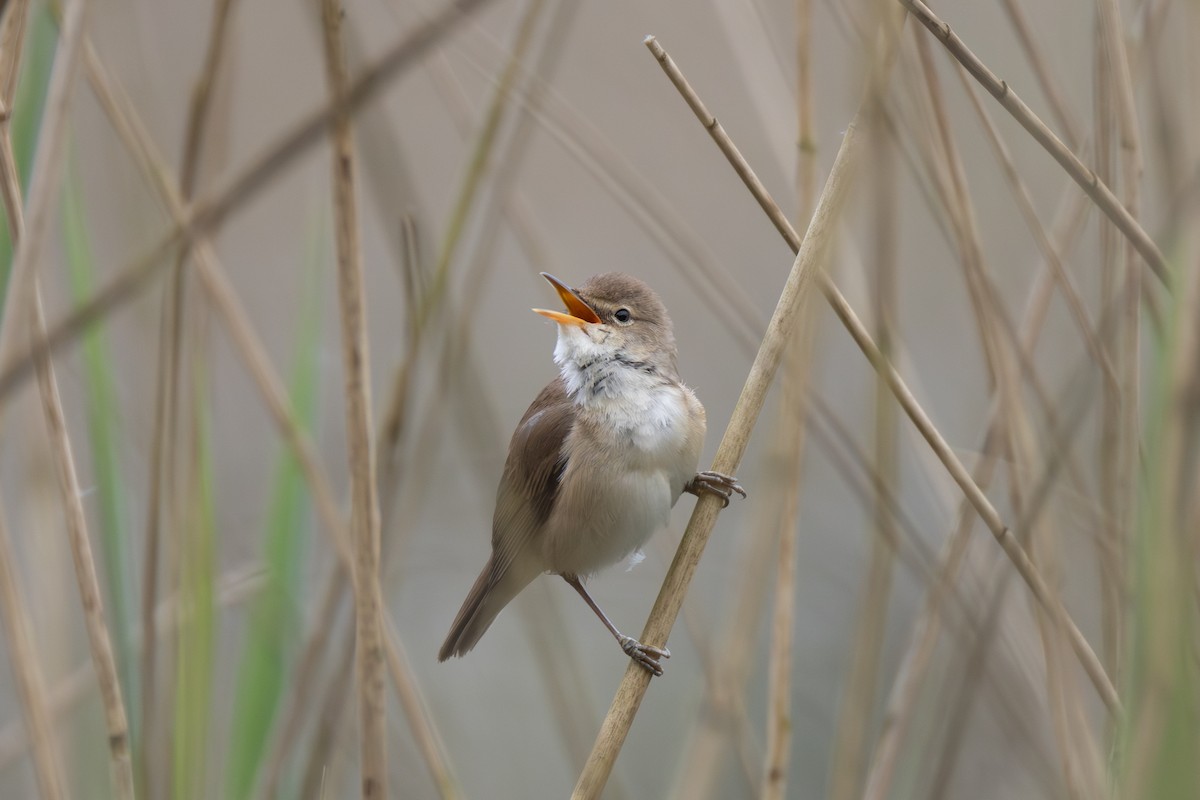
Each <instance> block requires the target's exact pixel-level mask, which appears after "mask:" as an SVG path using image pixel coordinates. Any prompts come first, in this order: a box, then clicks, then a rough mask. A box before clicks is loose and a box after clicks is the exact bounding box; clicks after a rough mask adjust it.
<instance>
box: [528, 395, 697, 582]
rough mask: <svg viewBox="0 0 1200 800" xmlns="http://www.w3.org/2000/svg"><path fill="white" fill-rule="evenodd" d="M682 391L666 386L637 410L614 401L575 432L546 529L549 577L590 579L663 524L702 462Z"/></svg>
mask: <svg viewBox="0 0 1200 800" xmlns="http://www.w3.org/2000/svg"><path fill="white" fill-rule="evenodd" d="M682 391H686V390H681V388H680V387H676V386H672V387H664V388H663V389H662V391H661V392H656V393H654V395H653V396H649V397H646V398H645V402H643V403H641V404H639V406H638V407H637V408H632V407H629V405H628V404H626V403H616V402H614V403H610V404H604V405H603V406H599V407H590V408H589V409H588V411H587V414H588V420H589V421H590V422H591V423H592V424H588V425H583V426H580V427H579V428H577V433H579V436H577V437H576V436H573V437H572V441H571V442H570V443H569V445H568V452H569V458H568V462H567V469H566V471H565V472H564V473H563V477H562V483H561V485H560V488H559V497H558V501H557V502H556V504H555V508H554V511H553V512H552V513H551V515H550V519H549V520H547V524H546V536H545V538H544V539H543V543H544V553H543V555H544V557H545V559H546V563H547V565H548V567H549V569H550V570H551V571H553V572H558V573H565V574H575V575H589V574H591V573H594V572H596V571H597V570H599V569H602V568H604V567H606V566H609V565H611V564H615V563H616V562H618V561H620V560H621V559H623V558H625V557H626V556H628V555H629V554H630V553H632V552H633V551H635V550H637V549H639V548H640V547H641V546H642V545H643V544H645V542H646V540H647V539H649V538H650V536H651V535H652V534H653V533H654V532H655V531H656V530H658V529H659V528H661V527H663V526H665V525H666V523H667V520H668V518H669V516H670V513H671V507H672V506H673V505H674V504H675V501H676V500H677V499H679V495H680V494H681V493H682V491H683V486H684V484H685V483H687V481H688V480H690V479H691V478H692V476H693V475H694V474H695V472H696V462H697V460H698V458H699V452H698V450H699V444H698V438H699V437H696V436H694V435H691V426H690V417H689V404H688V403H686V402H684V401H683V397H682V395H681V392H682ZM693 440H697V441H693Z"/></svg>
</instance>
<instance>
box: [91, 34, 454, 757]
mask: <svg viewBox="0 0 1200 800" xmlns="http://www.w3.org/2000/svg"><path fill="white" fill-rule="evenodd" d="M84 65H85V68H86V69H87V76H88V79H89V81H90V82H91V84H92V88H93V91H94V92H95V94H96V97H97V99H98V100H99V101H100V105H101V107H102V108H103V109H104V111H105V113H106V114H107V115H108V117H109V119H110V121H111V122H112V124H113V126H114V128H115V129H116V131H117V134H118V136H119V137H120V139H121V140H122V141H123V142H124V143H125V145H126V146H127V148H128V149H129V151H130V153H131V154H132V155H133V157H134V160H135V161H136V162H137V163H138V165H139V167H140V168H141V169H142V171H143V172H144V173H145V174H146V175H147V177H148V178H149V179H150V182H151V184H152V185H153V186H154V187H155V189H156V191H157V192H158V194H159V199H160V201H161V202H162V203H163V204H164V205H165V206H166V207H167V210H168V212H169V213H170V214H171V215H172V217H173V218H174V219H175V220H176V221H177V222H180V223H181V224H182V222H183V221H185V220H186V218H187V217H186V209H185V206H184V202H183V199H182V197H181V196H180V194H179V189H178V187H177V186H176V185H175V184H174V182H173V179H172V177H171V174H170V170H169V168H168V167H167V166H166V163H165V161H164V159H163V158H162V156H161V155H160V154H159V153H158V152H157V150H156V148H155V147H154V144H153V141H152V139H151V137H150V136H149V134H148V133H147V132H146V130H145V127H144V126H143V125H142V123H141V121H140V119H139V118H138V117H137V114H136V112H135V111H134V110H133V109H132V107H131V105H130V104H129V102H128V99H127V98H126V97H125V96H124V94H123V93H122V92H121V91H120V89H119V87H118V86H116V85H115V84H114V83H113V81H112V79H111V77H110V76H109V75H108V73H107V71H106V70H105V68H104V66H103V64H101V63H100V61H99V59H98V57H97V56H96V53H95V50H94V49H93V48H92V46H91V44H90V42H85V47H84ZM193 251H194V252H193V256H194V258H195V260H196V266H197V268H198V273H197V274H198V277H199V279H200V285H201V288H203V289H204V291H205V293H206V294H207V296H208V299H209V302H210V303H212V305H213V306H214V308H215V310H216V311H217V312H218V314H219V315H220V317H221V319H222V322H223V324H224V325H225V327H226V328H227V330H228V333H229V335H230V336H231V337H232V339H233V341H234V344H235V345H236V347H235V351H236V352H237V354H238V355H239V356H240V357H241V358H242V360H243V361H244V362H245V367H246V370H247V372H248V373H249V374H250V376H251V378H252V379H253V380H254V382H255V385H256V387H257V389H258V391H259V394H260V395H261V396H262V398H263V403H264V405H265V406H266V408H267V410H268V412H269V413H270V415H271V418H272V420H273V422H274V423H275V425H276V428H277V430H278V432H279V435H280V436H281V438H282V439H283V440H284V442H285V443H286V444H287V446H288V448H289V449H290V451H291V452H292V454H293V456H294V457H295V458H296V460H297V461H298V462H299V464H300V467H301V471H302V473H303V475H304V479H305V481H306V483H307V485H308V487H309V489H310V491H311V492H312V495H313V498H314V504H315V506H316V511H317V514H318V516H319V517H320V519H321V522H322V527H323V529H324V530H325V531H326V532H327V533H328V535H329V537H330V540H331V542H332V543H333V546H334V550H335V551H336V552H337V554H338V564H339V569H341V568H343V567H344V568H346V569H348V568H349V566H348V565H349V564H350V560H351V558H352V553H351V550H350V542H349V533H348V532H347V530H346V528H345V523H344V521H343V519H342V516H341V512H340V511H339V510H338V501H337V499H336V497H335V494H334V492H333V489H332V488H331V486H330V483H329V479H328V477H327V476H326V475H325V473H324V471H323V470H322V468H321V466H320V462H319V459H318V457H317V451H316V447H315V445H314V444H313V442H312V439H311V437H310V436H309V435H308V434H307V433H306V432H305V431H304V430H303V429H302V428H301V427H300V425H299V424H298V422H297V418H296V415H295V413H294V412H293V411H292V409H291V406H290V403H289V401H288V398H287V392H286V390H285V389H284V383H283V381H282V379H281V378H280V377H279V375H278V373H277V372H276V370H275V369H274V367H273V366H272V364H271V361H270V358H269V357H268V355H267V350H266V347H265V346H264V345H263V343H262V339H261V338H260V337H259V336H258V334H257V333H256V332H255V330H254V326H253V324H252V323H251V322H250V318H249V314H248V313H247V312H246V310H245V308H244V307H243V306H242V305H241V302H240V301H239V299H238V297H237V293H236V292H235V291H234V289H233V286H232V284H231V283H230V281H229V278H228V276H227V275H226V273H225V271H224V269H223V268H222V267H221V265H220V262H219V261H218V260H217V256H216V253H215V251H214V250H213V248H212V246H211V243H210V241H209V240H207V239H203V238H202V239H200V240H198V241H197V242H196V243H195V245H194V248H193ZM340 592H341V589H340V588H339V589H338V594H339V596H340ZM329 628H330V626H329V625H321V624H318V625H316V626H315V628H314V631H315V632H316V633H317V634H319V635H318V636H315V638H314V639H312V640H310V642H309V643H308V644H307V645H306V647H305V653H307V654H311V653H319V652H320V650H321V646H322V644H323V642H324V633H326V632H328V630H329ZM390 642H391V639H390V638H389V639H388V640H387V641H386V642H385V645H386V646H388V647H389V648H390V646H391V645H390ZM389 657H390V654H389ZM305 663H306V660H305V659H302V661H301V665H302V666H301V672H300V674H304V671H303V665H304V664H305ZM412 680H413V679H412V676H411V675H410V676H409V678H408V681H409V682H410V683H411V682H412ZM302 683H303V682H302V681H300V680H299V679H298V680H297V682H296V685H297V686H300V685H301V684H302ZM297 691H298V690H297ZM294 695H295V693H294ZM299 696H303V693H300V695H299ZM409 722H410V724H411V725H413V728H414V730H413V734H414V736H415V737H416V738H418V739H419V740H420V739H421V730H422V729H423V728H428V727H429V726H431V725H432V718H427V719H424V720H420V721H416V720H412V719H410V720H409ZM427 747H428V744H427V743H423V745H422V749H423V750H425V749H427ZM285 749H286V748H285ZM442 760H443V761H444V760H445V757H444V756H443V757H442ZM273 763H274V762H273ZM429 766H430V770H431V772H433V773H434V775H435V780H436V779H437V769H436V768H435V765H433V764H430V765H429Z"/></svg>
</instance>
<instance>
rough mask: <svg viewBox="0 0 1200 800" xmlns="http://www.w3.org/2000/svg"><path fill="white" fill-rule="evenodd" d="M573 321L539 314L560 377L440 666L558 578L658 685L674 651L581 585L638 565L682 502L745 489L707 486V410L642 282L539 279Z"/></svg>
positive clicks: (517, 436)
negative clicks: (685, 497) (549, 329)
mask: <svg viewBox="0 0 1200 800" xmlns="http://www.w3.org/2000/svg"><path fill="white" fill-rule="evenodd" d="M541 275H542V277H543V278H545V279H546V280H547V281H548V282H549V283H550V285H551V286H553V287H554V289H555V290H556V291H557V293H558V296H559V298H561V300H562V302H563V304H564V305H565V306H566V313H563V312H560V311H550V310H546V309H541V308H535V309H533V311H534V312H536V313H538V314H541V315H542V316H544V317H547V318H549V319H551V320H553V321H554V322H555V323H557V325H558V341H557V344H556V345H555V348H554V361H555V363H556V364H557V365H558V369H559V375H558V377H556V378H555V379H554V380H552V381H550V383H549V384H547V385H546V387H545V388H544V389H542V391H541V392H540V393H539V394H538V396H537V397H536V398H535V399H534V401H533V403H532V404H531V405H530V406H529V409H528V410H527V411H526V412H525V415H524V416H523V417H521V421H520V422H519V423H518V424H517V428H516V430H515V431H514V432H513V436H512V441H511V442H510V443H509V447H508V457H507V458H506V460H505V462H504V470H503V472H502V474H501V477H500V485H499V487H498V488H497V490H496V508H495V511H494V514H493V517H492V554H491V557H490V558H489V559H488V561H487V564H486V565H485V566H484V568H483V570H482V571H481V572H480V573H479V577H478V578H477V579H476V580H475V583H474V585H473V586H472V587H471V590H470V592H469V593H468V594H467V598H466V600H465V601H464V602H463V605H462V608H461V610H460V611H459V612H458V615H457V616H456V617H455V619H454V622H453V623H452V624H451V626H450V633H449V635H448V636H447V637H446V641H445V643H444V644H443V645H442V647H441V650H440V651H439V652H438V661H445V660H446V659H448V658H450V657H452V656H462V655H465V654H466V653H467V652H468V651H470V650H471V649H472V648H473V647H475V645H476V644H477V643H478V642H479V639H480V637H482V636H483V634H484V633H485V632H486V631H487V629H488V628H489V626H491V624H492V622H493V621H494V620H495V619H496V615H497V614H499V613H500V611H501V610H502V609H503V608H504V607H505V606H506V605H507V604H508V603H509V601H511V600H512V599H513V598H514V597H516V596H517V594H518V593H519V592H520V591H521V590H522V589H524V588H525V587H526V586H528V585H529V583H530V582H532V581H533V580H534V579H535V578H537V577H538V576H539V575H541V574H543V573H551V574H555V575H559V576H561V577H562V578H563V579H564V580H565V581H566V582H567V583H568V584H570V586H571V587H572V588H574V590H575V591H576V592H578V593H579V595H580V596H581V597H582V598H583V600H584V601H585V602H586V603H587V604H588V606H589V607H590V608H591V609H592V611H593V612H595V614H596V616H597V617H599V618H600V620H601V622H603V623H604V626H605V627H606V628H607V629H608V631H609V632H610V633H611V634H612V635H613V637H614V638H615V639H616V640H617V642H618V643H619V644H620V646H621V649H622V650H623V651H624V652H625V654H626V655H628V656H629V657H630V658H631V659H633V661H635V662H636V663H637V664H639V665H640V666H641V667H643V668H644V669H646V670H647V671H649V672H650V673H651V674H652V675H662V674H663V667H662V663H661V662H662V659H665V658H669V657H670V655H671V653H670V651H669V650H667V649H666V648H665V647H663V648H659V647H652V646H649V645H644V644H642V643H641V642H639V641H637V640H636V639H634V638H633V637H631V636H626V635H624V634H623V633H621V632H620V631H619V630H618V629H617V628H616V626H615V625H613V623H612V621H611V620H610V619H609V618H608V616H607V615H606V614H605V613H604V611H602V610H601V608H600V606H599V605H598V604H597V603H596V602H595V600H593V599H592V597H591V595H590V594H588V591H587V589H586V588H585V587H584V581H585V580H586V579H587V578H589V577H591V576H592V575H594V574H595V573H596V572H598V571H599V570H601V569H603V568H604V567H608V566H611V565H613V564H616V563H618V562H620V561H622V560H623V559H626V558H627V557H630V556H633V555H634V554H636V553H639V552H640V550H641V547H642V545H644V544H645V543H646V541H647V540H648V539H649V538H650V536H651V535H652V534H653V533H654V532H655V531H656V530H657V529H659V528H661V527H663V526H665V525H666V523H667V519H668V516H669V514H670V511H671V508H672V507H673V506H674V505H675V502H676V501H677V500H678V499H679V497H680V496H681V495H682V494H683V493H684V492H688V493H691V494H695V495H696V496H700V495H701V494H703V493H711V494H714V495H716V496H717V497H719V498H720V499H721V500H722V502H723V505H725V506H727V505H729V499H730V497H732V495H733V494H734V493H735V492H736V493H737V494H739V495H741V496H742V497H745V496H746V492H745V489H744V488H743V487H742V486H741V484H740V483H739V482H738V481H737V479H736V478H734V477H731V476H728V475H724V474H721V473H717V472H697V471H696V468H697V465H698V463H699V459H700V450H701V448H702V446H703V444H704V434H705V427H706V423H705V413H704V406H703V405H701V403H700V401H699V400H698V399H697V398H696V395H695V393H694V392H693V391H692V390H691V389H690V388H688V387H687V386H685V385H684V384H683V382H682V381H681V380H680V377H679V369H678V366H677V364H676V361H677V349H676V345H675V334H674V330H673V327H672V323H671V317H670V315H668V313H667V309H666V307H665V306H664V305H663V303H662V300H660V299H659V297H658V295H657V294H656V293H655V292H654V290H653V289H651V288H650V287H649V286H647V285H646V284H645V283H643V282H642V281H641V280H639V279H638V278H635V277H633V276H631V275H627V274H624V273H620V272H608V273H604V274H600V275H596V276H593V277H592V278H589V279H588V280H587V281H586V282H585V283H584V284H582V285H581V286H579V287H578V288H577V289H572V288H571V287H569V286H568V285H567V284H565V283H563V282H562V281H560V280H559V279H558V278H555V277H554V276H553V275H550V274H548V273H545V272H543V273H541Z"/></svg>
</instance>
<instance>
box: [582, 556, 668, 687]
mask: <svg viewBox="0 0 1200 800" xmlns="http://www.w3.org/2000/svg"><path fill="white" fill-rule="evenodd" d="M562 578H563V580H564V581H566V582H567V583H569V584H571V586H572V587H574V589H575V591H577V592H579V596H580V597H582V598H583V602H585V603H587V604H588V607H589V608H591V609H592V611H595V612H596V616H597V617H599V618H600V621H601V622H603V623H604V627H606V628H608V632H609V633H611V634H612V635H613V636H614V637H615V638H616V640H617V643H618V644H620V645H621V649H622V650H624V651H625V655H627V656H629V657H630V658H632V659H633V660H634V661H636V662H637V664H638V666H640V667H641V668H642V669H644V670H646V671H647V672H649V673H651V674H652V675H659V676H661V675H662V674H663V668H662V664H660V663H658V660H659V659H660V658H670V657H671V651H670V650H668V649H667V648H665V647H651V646H650V645H648V644H642V643H641V642H639V641H638V640H637V639H634V638H633V637H632V636H626V635H625V634H623V633H621V632H620V631H619V630H617V626H616V625H613V624H612V620H610V619H609V618H608V615H607V614H605V613H604V612H603V611H601V610H600V606H598V605H596V601H595V600H593V599H592V596H591V595H590V594H588V593H587V589H584V588H583V583H582V582H581V581H580V580H579V576H577V575H563V576H562Z"/></svg>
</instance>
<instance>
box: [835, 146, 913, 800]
mask: <svg viewBox="0 0 1200 800" xmlns="http://www.w3.org/2000/svg"><path fill="white" fill-rule="evenodd" d="M873 135H874V137H875V140H874V142H873V146H872V147H871V152H872V155H873V156H874V158H873V164H874V167H875V168H874V169H873V170H872V172H871V174H872V182H871V196H872V198H873V200H874V202H873V203H872V210H873V216H874V219H873V220H872V223H873V224H872V228H873V229H874V230H876V231H877V234H876V238H875V245H874V252H873V256H872V260H873V261H874V264H875V270H874V276H873V277H874V281H873V282H872V286H873V292H872V299H873V303H872V305H873V312H874V313H873V317H874V322H875V325H874V327H875V331H874V334H875V341H876V342H877V343H878V344H879V350H880V352H881V353H883V354H884V356H885V357H887V358H888V359H891V358H892V351H893V347H892V338H893V337H892V331H893V320H894V318H895V309H896V263H895V261H896V244H897V231H896V175H895V163H894V153H893V152H892V150H891V148H890V147H889V146H888V145H889V142H888V140H887V138H886V137H885V136H884V135H883V133H882V131H874V132H873ZM874 439H875V443H874V459H875V463H876V467H875V470H874V473H875V475H874V477H875V480H874V481H873V490H874V491H873V497H872V499H871V507H872V516H873V521H874V527H875V536H874V537H873V539H872V542H871V554H870V563H869V566H868V568H867V573H866V576H865V577H864V579H863V584H862V590H861V597H862V604H861V606H860V609H859V612H858V621H857V623H856V628H855V634H854V637H853V642H854V646H853V652H852V654H851V658H850V670H849V673H848V675H847V678H846V683H845V690H844V692H843V695H842V701H841V704H840V707H839V714H838V722H837V734H836V738H835V740H834V749H833V755H832V757H831V760H830V776H829V786H830V790H829V797H830V798H832V800H852V799H853V798H857V797H860V796H861V794H862V784H863V780H864V778H865V766H866V763H867V758H868V756H869V753H870V750H869V746H868V743H869V741H870V739H869V737H868V731H869V729H870V728H871V722H872V718H873V711H874V706H875V697H876V691H877V690H876V685H877V684H878V682H879V671H880V666H881V665H880V657H881V654H882V650H883V640H884V634H885V633H886V630H885V629H886V623H887V609H888V600H889V595H890V593H891V587H892V571H893V570H892V564H893V561H894V559H895V555H896V552H897V551H898V550H899V534H898V532H897V530H896V528H897V519H896V515H895V514H894V512H893V511H892V508H893V506H892V505H891V499H892V496H893V493H892V487H894V486H895V485H896V483H897V474H896V468H897V452H896V411H895V406H894V405H893V404H892V402H891V395H890V393H889V392H888V388H887V384H886V383H885V382H884V380H883V379H882V378H881V377H879V376H878V375H877V376H876V379H875V392H874Z"/></svg>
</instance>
